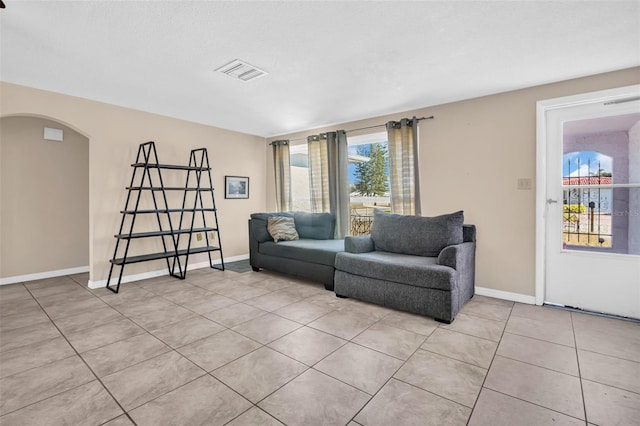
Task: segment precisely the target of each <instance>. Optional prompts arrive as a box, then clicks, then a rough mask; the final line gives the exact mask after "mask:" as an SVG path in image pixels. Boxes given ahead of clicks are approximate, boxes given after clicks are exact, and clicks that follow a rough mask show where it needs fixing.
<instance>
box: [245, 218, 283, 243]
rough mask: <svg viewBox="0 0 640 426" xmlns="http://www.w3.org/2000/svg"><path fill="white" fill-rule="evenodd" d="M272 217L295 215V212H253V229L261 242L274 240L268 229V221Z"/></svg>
mask: <svg viewBox="0 0 640 426" xmlns="http://www.w3.org/2000/svg"><path fill="white" fill-rule="evenodd" d="M270 217H293V214H291V213H286V212H279V213H252V214H251V230H252V231H253V237H254V238H255V239H256V240H258V242H259V243H264V242H265V241H273V238H271V235H270V234H269V231H268V230H267V225H268V223H267V221H268V220H269V218H270Z"/></svg>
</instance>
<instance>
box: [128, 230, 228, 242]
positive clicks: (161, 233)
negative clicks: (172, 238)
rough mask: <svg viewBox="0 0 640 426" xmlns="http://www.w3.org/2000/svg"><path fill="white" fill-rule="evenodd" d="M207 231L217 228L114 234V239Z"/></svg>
mask: <svg viewBox="0 0 640 426" xmlns="http://www.w3.org/2000/svg"><path fill="white" fill-rule="evenodd" d="M209 231H217V228H193V229H191V228H188V229H174V230H173V231H171V230H164V231H150V232H136V233H132V234H116V235H115V237H116V238H120V239H122V240H127V239H132V238H146V237H165V236H167V235H178V234H191V233H194V232H196V233H197V232H209Z"/></svg>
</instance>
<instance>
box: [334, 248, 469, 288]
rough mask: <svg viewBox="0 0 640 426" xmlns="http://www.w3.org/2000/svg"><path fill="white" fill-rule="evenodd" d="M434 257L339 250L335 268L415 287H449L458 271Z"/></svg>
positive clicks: (453, 284) (452, 284) (454, 282)
mask: <svg viewBox="0 0 640 426" xmlns="http://www.w3.org/2000/svg"><path fill="white" fill-rule="evenodd" d="M437 260H438V259H437V258H436V257H424V256H414V255H409V254H399V253H389V252H381V251H372V252H369V253H357V254H354V253H347V252H344V253H338V254H337V255H336V263H335V266H336V270H338V271H343V272H347V273H350V274H353V275H359V276H362V277H368V278H375V279H378V280H386V281H391V282H396V283H400V284H407V285H412V286H416V287H425V288H435V289H439V290H448V291H450V290H452V286H455V284H456V274H457V272H456V271H455V269H453V268H449V267H448V266H442V265H437V264H436V262H437Z"/></svg>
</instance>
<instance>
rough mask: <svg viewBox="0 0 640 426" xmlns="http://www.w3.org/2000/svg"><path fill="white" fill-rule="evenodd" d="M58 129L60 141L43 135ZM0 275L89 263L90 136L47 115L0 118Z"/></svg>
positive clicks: (69, 267) (27, 272) (16, 274)
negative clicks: (49, 128) (61, 138)
mask: <svg viewBox="0 0 640 426" xmlns="http://www.w3.org/2000/svg"><path fill="white" fill-rule="evenodd" d="M45 127H52V128H56V129H62V131H63V134H64V138H63V141H62V142H57V141H48V140H44V138H43V130H44V128H45ZM0 152H1V157H0V162H1V167H0V173H1V176H2V177H1V179H0V181H1V190H0V197H1V201H0V204H1V205H2V217H1V219H0V259H2V260H1V262H0V278H4V277H11V276H18V275H26V274H31V273H38V272H47V271H51V270H59V269H71V268H78V267H86V266H87V265H89V139H87V138H86V137H84V136H82V135H81V134H80V133H78V132H76V131H74V130H73V129H70V128H69V127H67V126H63V125H61V124H59V123H56V122H54V121H51V120H45V119H42V118H37V117H4V118H0Z"/></svg>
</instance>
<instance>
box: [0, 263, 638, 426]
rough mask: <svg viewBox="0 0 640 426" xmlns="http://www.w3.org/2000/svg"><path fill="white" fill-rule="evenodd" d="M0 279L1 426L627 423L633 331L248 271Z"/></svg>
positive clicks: (604, 321)
mask: <svg viewBox="0 0 640 426" xmlns="http://www.w3.org/2000/svg"><path fill="white" fill-rule="evenodd" d="M87 279H88V276H87V274H79V275H74V276H68V277H60V278H55V279H46V280H40V281H33V282H26V283H22V284H14V285H6V286H2V287H0V416H1V417H0V424H2V425H41V424H46V425H57V424H71V425H102V424H105V425H111V426H115V425H131V424H138V425H154V426H155V425H164V424H167V425H169V424H172V425H177V424H181V425H200V424H206V425H225V424H228V425H233V426H242V425H282V424H286V425H304V426H309V425H347V424H349V425H353V426H355V425H383V426H390V425H467V424H468V425H492V426H495V425H545V424H553V425H587V424H589V425H609V424H611V425H638V424H640V420H639V419H640V324H639V323H637V322H629V321H622V320H616V319H610V318H603V317H598V316H592V315H586V314H580V313H571V312H568V311H563V310H558V309H553V308H548V307H545V308H543V307H536V306H530V305H523V304H517V303H516V304H514V303H512V302H508V301H504V300H498V299H491V298H488V297H483V296H476V297H474V298H473V299H472V300H471V301H470V302H468V303H467V304H466V305H465V306H464V308H463V309H462V311H461V313H460V314H459V315H458V317H457V318H456V320H455V321H454V322H453V323H452V324H450V325H444V324H439V323H437V322H435V321H433V320H432V319H430V318H425V317H420V316H416V315H410V314H407V313H404V312H399V311H394V310H390V309H386V308H384V307H380V306H376V305H371V304H366V303H362V302H358V301H355V300H350V299H339V298H336V297H335V295H334V294H333V293H331V292H327V291H326V290H324V288H323V287H322V286H320V285H318V284H314V283H310V282H305V281H302V280H296V279H293V278H291V277H287V276H283V275H277V274H273V273H269V272H266V271H262V272H260V273H254V272H246V273H237V272H230V271H227V272H220V271H213V270H209V269H204V270H196V271H190V272H189V274H188V277H187V279H186V280H184V281H180V280H176V279H173V278H167V277H162V278H156V279H151V280H146V281H141V282H137V283H130V284H124V285H123V286H122V288H121V291H120V293H119V294H113V293H112V292H110V291H108V290H106V289H97V290H89V289H87V288H86V287H85V284H86V282H87Z"/></svg>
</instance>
